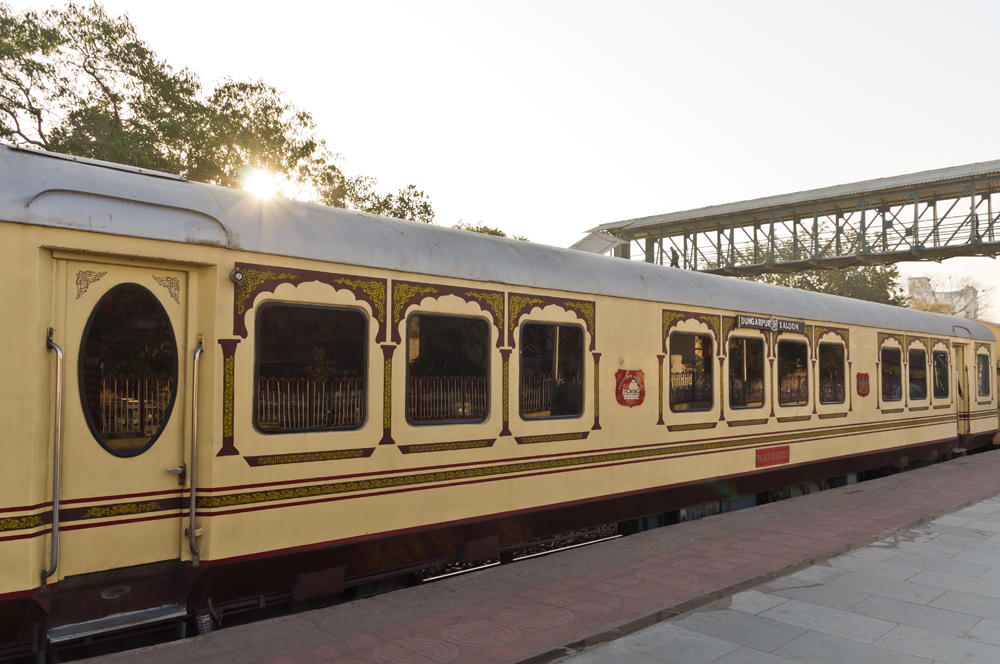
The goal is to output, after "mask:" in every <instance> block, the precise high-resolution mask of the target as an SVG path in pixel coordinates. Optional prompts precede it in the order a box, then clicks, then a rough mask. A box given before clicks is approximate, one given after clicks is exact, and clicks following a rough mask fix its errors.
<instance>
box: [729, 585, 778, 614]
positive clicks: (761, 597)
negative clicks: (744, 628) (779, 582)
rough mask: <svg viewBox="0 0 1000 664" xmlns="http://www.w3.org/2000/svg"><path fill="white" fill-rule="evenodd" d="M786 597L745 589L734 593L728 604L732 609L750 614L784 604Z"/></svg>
mask: <svg viewBox="0 0 1000 664" xmlns="http://www.w3.org/2000/svg"><path fill="white" fill-rule="evenodd" d="M787 601H788V599H787V598H785V597H778V596H777V595H768V594H765V593H762V592H758V591H756V590H747V591H746V592H742V593H736V594H735V595H733V597H732V603H731V604H730V607H729V608H731V609H733V610H734V611H742V612H743V613H749V614H751V615H757V614H758V613H761V612H763V611H767V610H768V609H773V608H774V607H776V606H778V605H779V604H784V603H785V602H787Z"/></svg>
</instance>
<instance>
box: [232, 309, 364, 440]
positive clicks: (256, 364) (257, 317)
mask: <svg viewBox="0 0 1000 664" xmlns="http://www.w3.org/2000/svg"><path fill="white" fill-rule="evenodd" d="M276 306H291V307H298V308H300V309H332V310H339V311H351V312H357V313H360V314H361V315H362V316H363V317H364V321H365V331H364V349H365V357H364V362H363V363H362V377H363V378H364V384H365V387H364V399H365V402H364V416H363V417H362V418H361V422H359V423H358V424H356V425H354V426H350V427H315V428H312V429H264V428H262V427H261V426H260V424H259V423H258V421H257V416H258V412H257V411H258V403H259V401H260V372H259V368H260V361H259V359H258V358H259V351H260V338H261V335H260V324H261V320H262V318H263V312H264V311H266V310H268V309H272V308H274V307H276ZM255 309H256V310H257V311H256V312H255V313H254V337H253V402H252V403H251V410H252V411H253V413H252V416H251V421H252V422H253V428H254V430H255V431H257V433H260V434H264V435H265V436H282V435H289V434H313V433H341V432H350V431H358V430H360V429H363V428H364V427H365V425H367V424H368V417H369V414H370V412H371V408H370V403H369V401H370V399H369V396H370V394H371V389H370V388H371V384H370V379H371V365H370V363H369V359H370V356H371V317H370V316H369V315H368V312H367V311H365V310H364V309H362V308H361V307H351V306H347V305H341V304H315V303H313V302H294V301H291V300H265V301H264V302H261V303H260V304H258V305H257V306H256V307H255Z"/></svg>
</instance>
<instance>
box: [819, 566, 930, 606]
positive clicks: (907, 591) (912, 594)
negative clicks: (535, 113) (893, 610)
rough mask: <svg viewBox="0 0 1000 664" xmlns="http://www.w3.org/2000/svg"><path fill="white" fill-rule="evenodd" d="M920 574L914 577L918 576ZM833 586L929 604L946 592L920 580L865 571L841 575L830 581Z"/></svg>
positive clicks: (914, 602)
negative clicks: (888, 576) (899, 579)
mask: <svg viewBox="0 0 1000 664" xmlns="http://www.w3.org/2000/svg"><path fill="white" fill-rule="evenodd" d="M918 577H919V575H917V576H914V577H913V578H914V579H916V578H918ZM830 585H831V586H839V587H841V588H847V589H849V590H855V591H857V592H865V593H868V594H870V595H881V596H882V597H891V598H893V599H898V600H901V601H904V602H912V603H913V604H927V603H928V602H930V601H931V600H933V599H934V598H935V597H937V596H938V595H941V594H942V593H943V592H944V589H941V588H930V587H927V586H923V585H919V583H918V582H913V583H907V582H906V581H897V580H895V579H884V578H882V577H878V576H873V575H871V574H866V573H864V572H849V573H848V574H845V575H843V576H841V577H837V578H836V579H834V580H833V581H831V582H830Z"/></svg>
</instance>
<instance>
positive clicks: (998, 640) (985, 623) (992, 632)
mask: <svg viewBox="0 0 1000 664" xmlns="http://www.w3.org/2000/svg"><path fill="white" fill-rule="evenodd" d="M965 638H967V639H973V640H975V641H982V642H983V643H989V644H990V645H994V646H1000V621H998V620H992V619H990V618H983V619H982V620H980V621H979V624H978V625H976V626H975V627H973V628H972V629H970V630H969V633H968V634H966V635H965Z"/></svg>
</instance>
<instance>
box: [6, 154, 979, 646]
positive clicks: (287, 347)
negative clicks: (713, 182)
mask: <svg viewBox="0 0 1000 664" xmlns="http://www.w3.org/2000/svg"><path fill="white" fill-rule="evenodd" d="M0 277H2V283H3V291H2V292H3V300H2V301H3V305H4V306H3V310H4V324H3V325H2V326H0V347H2V348H3V352H2V353H0V421H2V422H3V423H4V427H3V433H2V435H0V454H2V457H3V459H4V463H3V464H2V465H0V643H2V644H3V647H5V648H7V650H6V652H8V653H11V652H15V650H16V649H18V648H21V649H29V650H30V649H31V648H32V647H34V648H36V649H37V648H39V647H41V645H42V644H44V643H49V644H59V643H71V642H73V641H74V640H79V639H82V638H84V637H85V636H87V635H91V636H93V635H95V634H99V633H102V632H105V631H108V630H111V629H113V628H121V627H123V626H129V625H136V624H140V623H150V624H155V623H158V622H164V621H169V620H172V619H174V620H175V619H177V618H178V617H181V616H185V615H187V616H191V615H192V612H193V611H197V610H199V609H201V608H202V607H205V606H207V605H208V603H209V601H211V602H212V603H213V606H215V607H234V606H237V605H238V603H239V602H244V603H245V602H246V601H247V600H249V601H250V602H251V603H256V604H260V603H262V602H266V601H270V600H273V599H276V598H287V597H289V594H290V595H291V596H292V597H294V598H295V599H296V600H307V599H309V598H311V597H315V596H318V595H324V594H331V593H337V592H340V591H342V590H343V589H345V588H350V587H352V586H357V585H359V584H364V583H370V582H372V581H375V580H378V579H380V578H386V577H388V576H394V575H400V574H404V573H406V572H411V571H414V570H419V569H421V568H422V567H425V566H427V565H429V564H433V563H435V562H439V561H448V560H455V559H456V558H459V557H464V558H465V559H467V560H478V559H483V558H486V557H490V556H495V555H497V554H498V552H502V551H504V550H505V547H510V546H511V545H513V544H516V543H518V542H523V541H526V540H530V539H533V538H540V537H544V536H548V535H551V534H553V533H560V532H566V531H568V530H572V529H575V528H582V527H588V526H593V525H596V524H602V523H613V522H626V521H628V520H634V519H636V518H639V517H644V516H646V515H653V514H660V513H664V512H667V511H669V510H674V509H677V508H679V507H684V506H688V505H694V504H699V503H704V502H707V501H711V500H716V501H718V500H719V499H720V498H725V497H733V498H735V497H737V496H740V495H753V494H755V493H757V492H761V491H767V490H770V489H775V488H779V487H785V486H789V485H795V484H802V483H805V482H810V481H816V480H822V479H826V478H831V477H837V476H843V475H845V474H848V473H854V472H858V471H861V470H866V469H874V468H880V467H885V466H891V465H900V464H903V465H905V464H906V463H909V462H913V461H915V460H918V459H933V458H937V457H938V456H942V455H945V454H948V453H950V452H952V451H953V450H954V449H955V448H956V447H961V448H966V449H972V448H976V447H981V446H983V445H986V444H989V443H990V441H991V439H992V438H993V436H994V434H995V433H996V430H997V401H996V375H995V371H994V370H993V367H994V365H995V362H996V343H995V337H994V334H993V332H991V331H990V329H988V328H987V327H985V326H983V325H981V324H979V323H976V322H971V321H965V320H958V319H952V318H949V317H945V316H939V315H934V314H927V313H921V312H915V311H910V310H906V309H898V308H892V307H886V306H880V305H876V304H872V303H867V302H856V301H851V300H845V299H842V298H836V297H830V296H823V295H817V294H810V293H803V292H798V291H793V290H788V289H782V288H776V287H769V286H765V285H760V284H754V283H749V282H744V281H739V280H734V279H728V278H723V277H715V276H708V275H702V274H696V273H690V272H685V271H682V270H677V269H669V268H663V267H658V266H653V265H646V264H636V263H630V262H628V261H622V260H615V259H610V258H605V257H600V256H594V255H589V254H584V253H579V252H574V251H570V250H563V249H555V248H551V247H545V246H540V245H537V244H531V243H525V242H517V241H510V240H505V239H497V238H489V237H485V236H481V235H477V234H473V233H468V232H465V231H456V230H451V229H447V228H440V227H435V226H425V225H422V224H416V223H409V222H403V221H397V220H391V219H384V218H379V217H374V216H371V215H366V214H360V213H354V212H349V211H345V210H337V209H330V208H324V207H320V206H316V205H308V204H301V203H294V202H289V201H285V200H258V199H255V198H253V197H251V196H249V195H247V194H244V193H242V192H238V191H232V190H227V189H222V188H218V187H213V186H207V185H202V184H196V183H192V182H186V181H184V180H183V179H181V178H178V177H174V176H170V175H164V174H160V173H150V172H145V171H140V170H137V169H131V168H128V167H122V166H116V165H113V164H104V163H97V162H90V161H86V160H81V159H72V158H67V157H62V156H59V155H51V154H40V153H36V152H29V151H21V150H15V149H11V148H6V147H2V148H0ZM60 358H61V359H60ZM54 480H55V481H54ZM192 496H193V497H194V500H193V502H192V500H191V498H192ZM109 617H110V618H109ZM166 624H169V623H166Z"/></svg>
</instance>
